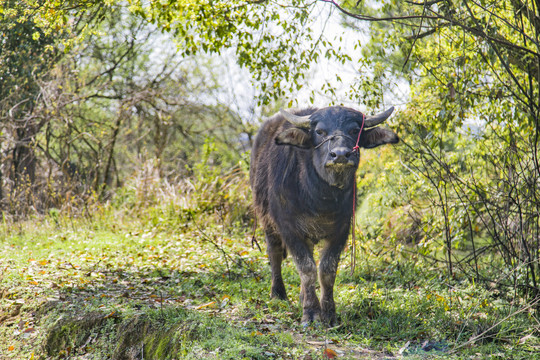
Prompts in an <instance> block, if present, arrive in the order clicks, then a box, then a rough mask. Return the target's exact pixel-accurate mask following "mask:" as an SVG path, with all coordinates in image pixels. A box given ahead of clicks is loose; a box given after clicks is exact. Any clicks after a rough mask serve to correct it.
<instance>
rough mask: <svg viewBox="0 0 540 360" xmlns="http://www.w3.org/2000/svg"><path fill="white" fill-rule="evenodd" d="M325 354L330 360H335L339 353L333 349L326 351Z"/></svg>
mask: <svg viewBox="0 0 540 360" xmlns="http://www.w3.org/2000/svg"><path fill="white" fill-rule="evenodd" d="M323 354H324V356H326V357H327V358H328V359H333V358H335V357H336V356H337V353H336V352H335V351H334V350H332V349H324V351H323Z"/></svg>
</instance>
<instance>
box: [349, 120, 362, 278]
mask: <svg viewBox="0 0 540 360" xmlns="http://www.w3.org/2000/svg"><path fill="white" fill-rule="evenodd" d="M365 121H366V115H364V114H362V126H361V127H360V131H359V132H358V138H357V139H356V145H355V146H354V147H353V148H352V152H358V163H360V146H359V145H358V144H359V143H360V135H362V130H364V122H365ZM353 181H354V182H353V206H352V224H351V228H352V229H351V231H352V249H351V250H352V251H351V276H352V275H353V274H354V269H355V268H356V234H355V231H354V228H355V226H354V225H355V224H356V171H355V172H354V180H353Z"/></svg>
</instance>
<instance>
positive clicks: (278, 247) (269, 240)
mask: <svg viewBox="0 0 540 360" xmlns="http://www.w3.org/2000/svg"><path fill="white" fill-rule="evenodd" d="M266 253H267V254H268V259H269V260H270V268H271V270H272V291H271V296H272V298H276V299H281V300H287V292H286V291H285V284H284V283H283V278H282V276H281V262H282V261H283V258H284V255H285V247H284V246H283V242H282V241H281V237H280V236H279V235H277V234H276V233H272V232H269V231H267V232H266Z"/></svg>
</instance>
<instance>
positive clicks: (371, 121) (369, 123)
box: [364, 106, 394, 128]
mask: <svg viewBox="0 0 540 360" xmlns="http://www.w3.org/2000/svg"><path fill="white" fill-rule="evenodd" d="M393 111H394V107H393V106H392V107H391V108H390V109H388V110H386V111H383V112H382V113H379V114H377V115H373V116H366V120H364V126H365V127H366V128H370V127H374V126H377V125H379V124H380V123H382V122H383V121H384V120H386V119H388V117H390V115H392V112H393Z"/></svg>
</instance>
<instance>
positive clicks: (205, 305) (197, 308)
mask: <svg viewBox="0 0 540 360" xmlns="http://www.w3.org/2000/svg"><path fill="white" fill-rule="evenodd" d="M215 304H216V302H215V301H210V302H209V303H206V304H203V305H199V306H197V307H196V308H195V310H201V309H204V308H207V307H213V306H214V305H215Z"/></svg>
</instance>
